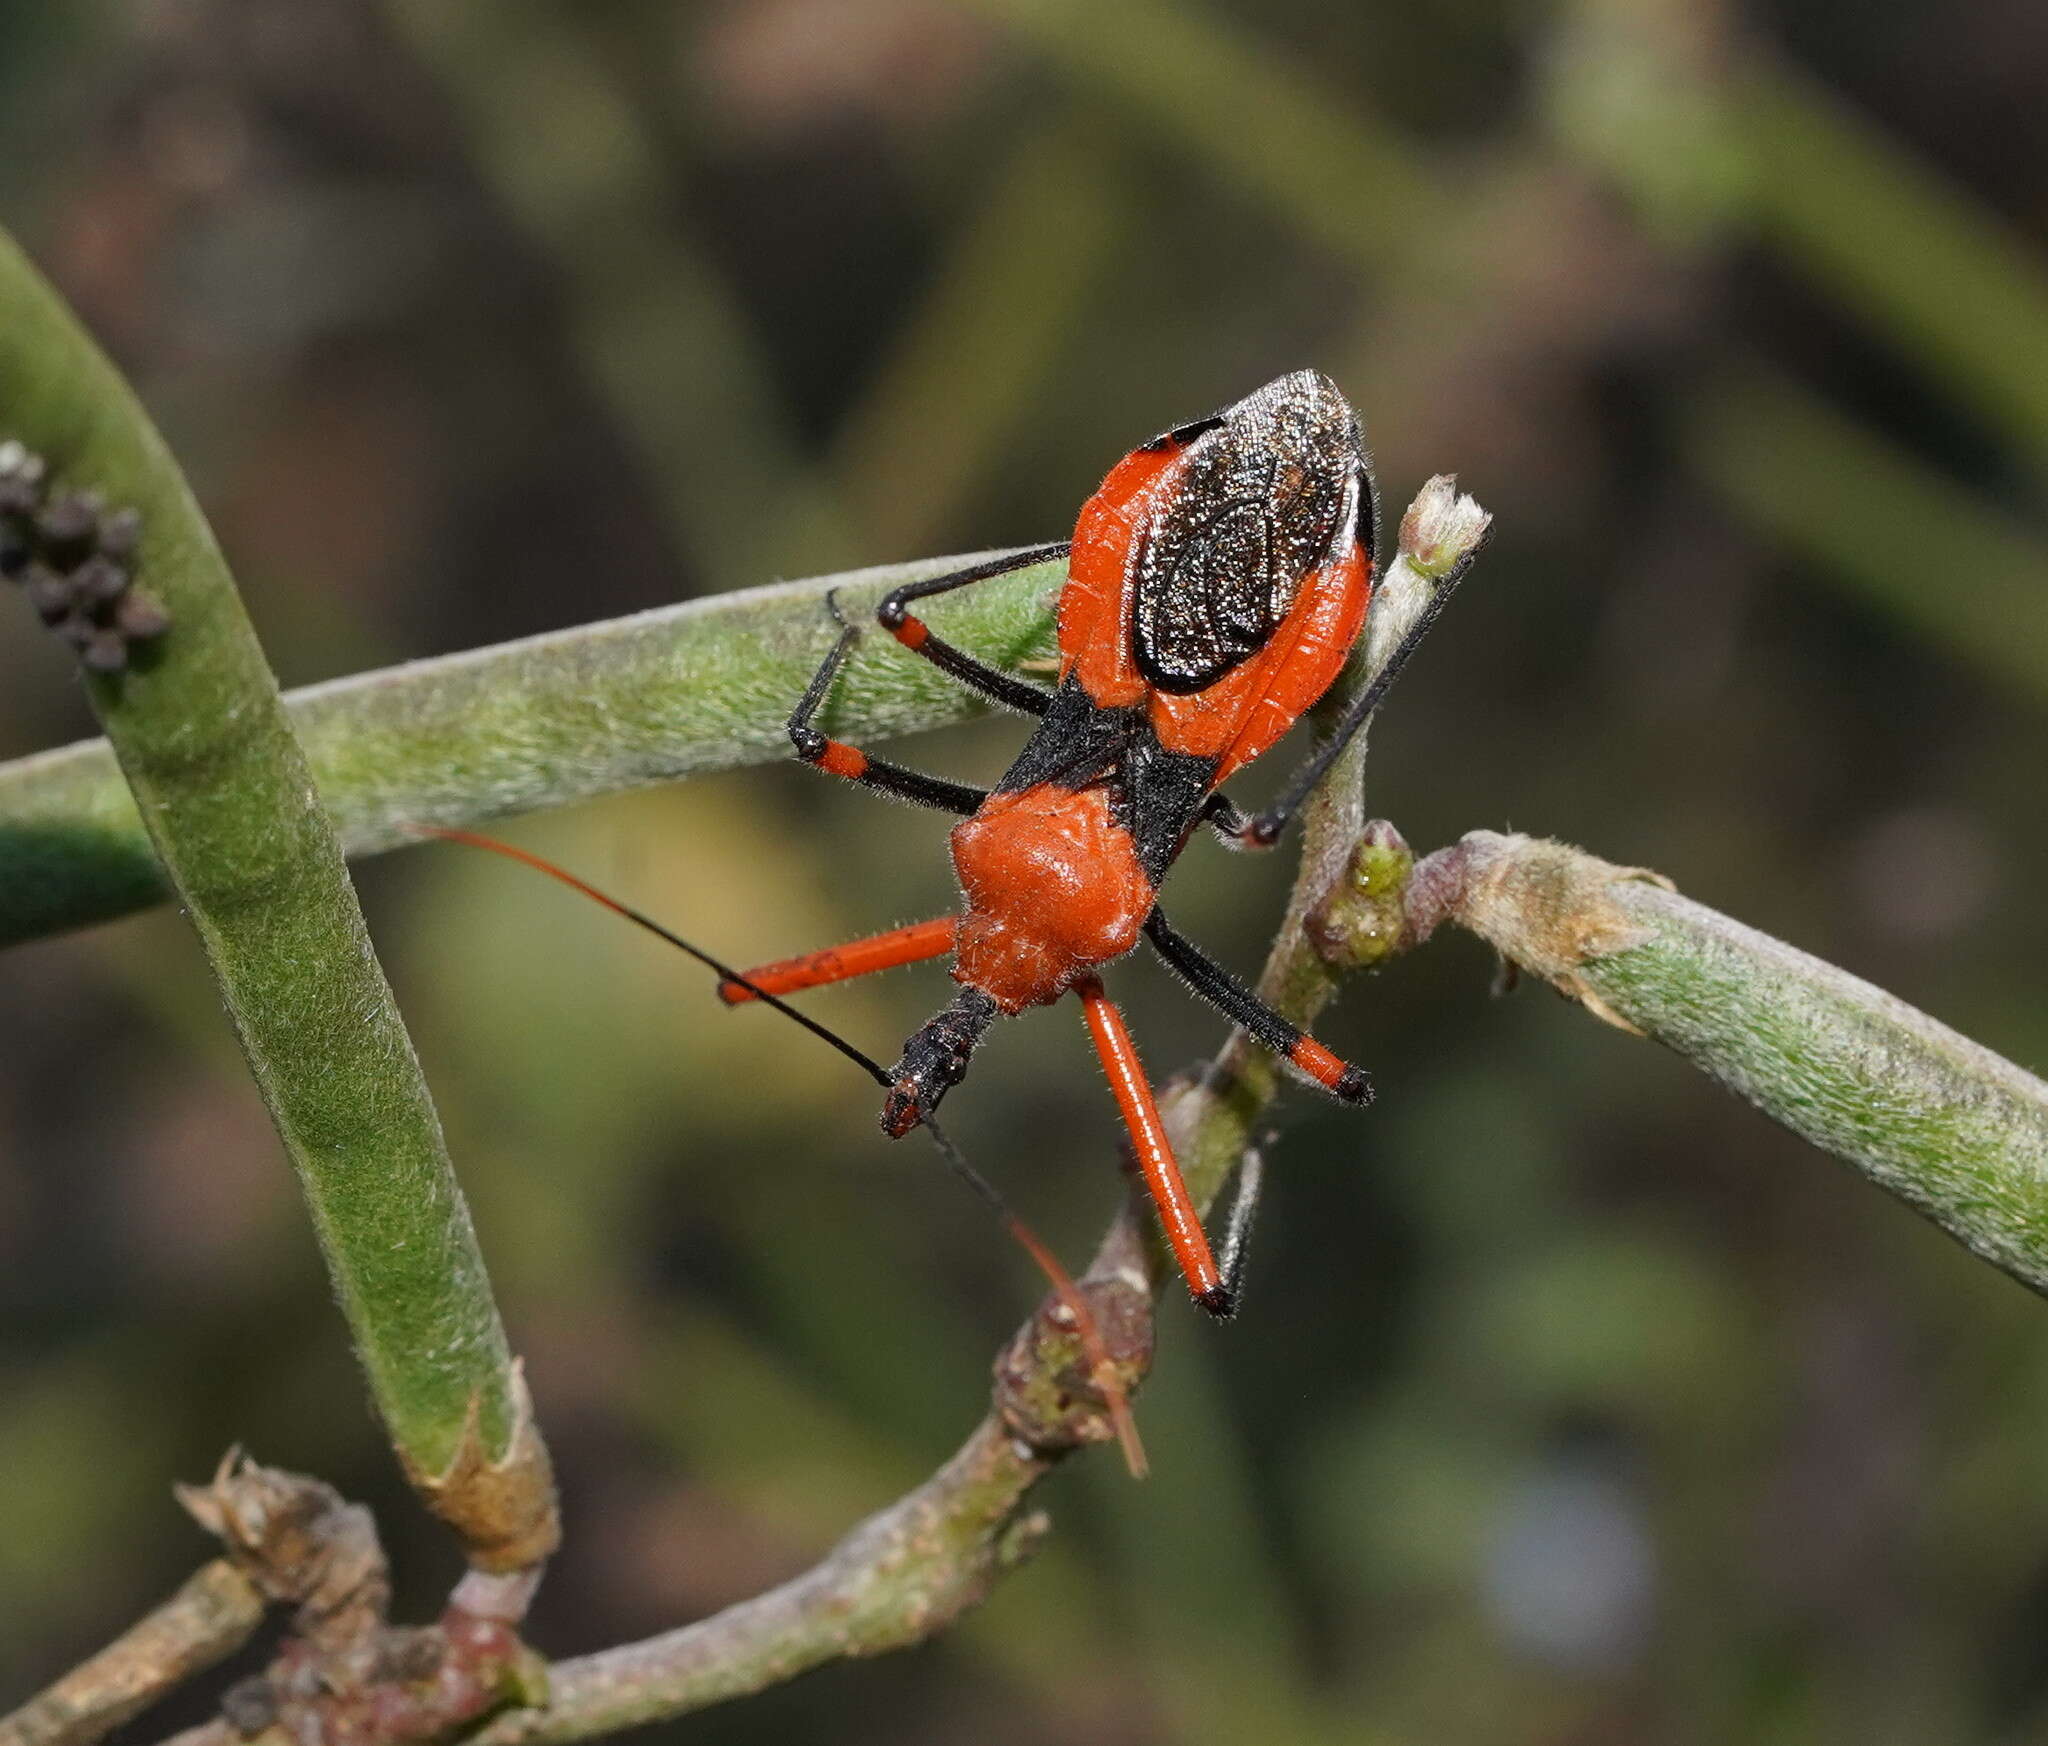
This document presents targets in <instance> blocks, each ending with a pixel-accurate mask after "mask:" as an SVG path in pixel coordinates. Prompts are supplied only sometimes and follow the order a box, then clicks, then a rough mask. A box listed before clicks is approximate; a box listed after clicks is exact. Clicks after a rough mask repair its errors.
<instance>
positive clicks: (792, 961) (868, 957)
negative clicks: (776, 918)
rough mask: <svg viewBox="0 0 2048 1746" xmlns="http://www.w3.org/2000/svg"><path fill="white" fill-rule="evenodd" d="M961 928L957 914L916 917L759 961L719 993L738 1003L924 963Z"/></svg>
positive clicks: (944, 949)
mask: <svg viewBox="0 0 2048 1746" xmlns="http://www.w3.org/2000/svg"><path fill="white" fill-rule="evenodd" d="M959 929H960V918H959V917H958V916H957V915H942V916H939V917H937V918H936V919H934V920H932V921H922V922H913V923H911V925H910V926H909V927H907V928H892V929H890V931H889V932H888V933H886V934H870V935H869V936H868V937H867V938H866V939H864V940H849V941H848V942H847V943H846V944H845V945H843V946H827V947H826V948H825V949H824V950H823V951H820V952H805V953H803V954H802V955H801V956H799V957H795V958H778V959H776V961H775V962H774V963H772V964H759V965H756V966H755V967H754V968H753V969H751V970H749V971H748V972H747V973H746V979H745V981H743V982H721V983H720V984H719V985H718V998H719V999H720V1000H722V1001H724V1002H725V1004H726V1005H727V1006H738V1005H740V1004H742V1003H743V1002H745V1001H749V1000H756V999H758V998H759V997H760V996H761V994H762V993H764V992H765V993H768V994H791V993H794V992H795V991H796V990H797V989H799V988H822V987H824V986H825V984H826V983H828V982H850V981H851V980H852V979H853V978H854V977H856V976H867V975H870V974H871V973H873V972H874V971H877V970H893V969H895V967H896V966H897V965H899V964H921V963H923V962H924V960H925V959H927V958H939V957H943V956H944V955H945V954H946V953H948V952H950V951H951V950H952V949H953V936H954V935H955V934H956V933H958V932H959Z"/></svg>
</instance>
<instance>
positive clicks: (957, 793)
mask: <svg viewBox="0 0 2048 1746" xmlns="http://www.w3.org/2000/svg"><path fill="white" fill-rule="evenodd" d="M827 600H828V604H830V606H831V608H832V616H833V617H834V618H835V619H839V623H840V626H841V628H840V632H839V637H838V640H837V641H836V642H834V643H833V645H832V647H831V648H830V649H829V650H828V651H827V652H826V655H825V658H824V660H823V661H821V662H819V664H818V670H817V672H815V673H813V674H812V675H811V682H810V684H809V685H808V686H806V687H805V689H804V694H803V696H802V697H801V698H800V699H799V700H798V702H797V706H796V708H795V709H793V710H792V711H791V712H790V716H789V743H790V744H791V745H792V746H794V747H795V748H796V755H797V756H798V757H799V758H801V759H803V761H804V762H805V763H806V764H815V765H816V766H817V767H818V768H819V769H820V770H823V771H824V772H825V773H826V774H827V775H828V776H838V777H842V778H844V779H845V780H846V781H848V782H858V783H860V784H861V785H862V786H863V787H865V788H878V789H880V790H881V791H882V792H883V793H884V794H893V795H895V796H896V797H897V798H898V799H900V800H908V801H911V802H914V803H915V804H916V805H918V806H929V807H934V808H936V809H937V810H938V811H940V812H950V813H957V814H958V815H959V816H960V817H962V818H965V817H966V816H968V815H969V814H970V813H973V812H977V811H979V810H980V807H981V803H982V802H983V801H984V800H986V799H987V798H988V792H987V790H985V789H981V788H970V787H969V786H968V785H967V784H966V783H964V782H948V781H947V780H946V779H945V778H944V777H942V776H927V775H925V774H924V773H923V772H922V771H919V770H906V769H905V768H904V767H903V766H902V765H901V764H891V763H888V762H886V761H885V760H883V759H881V758H871V757H869V756H868V755H867V753H865V752H863V751H862V750H861V749H860V747H858V746H850V745H848V744H847V743H846V742H845V741H844V740H835V739H829V738H827V737H826V736H825V735H824V734H822V733H820V732H819V731H818V730H817V729H816V728H814V727H813V726H812V725H811V718H812V717H813V716H815V715H816V714H817V713H818V711H819V710H820V709H822V708H824V706H825V699H826V698H827V697H828V696H829V695H830V694H831V691H832V681H833V680H834V679H836V678H837V677H838V676H839V669H840V668H841V667H842V666H844V665H845V664H846V657H847V656H848V655H849V654H850V653H852V650H853V645H854V644H855V643H856V642H858V641H859V640H860V632H859V630H858V629H856V628H855V627H854V626H853V625H850V624H847V623H846V621H845V620H844V619H840V618H839V603H838V602H837V601H836V600H832V599H831V598H830V597H829V596H828V597H827Z"/></svg>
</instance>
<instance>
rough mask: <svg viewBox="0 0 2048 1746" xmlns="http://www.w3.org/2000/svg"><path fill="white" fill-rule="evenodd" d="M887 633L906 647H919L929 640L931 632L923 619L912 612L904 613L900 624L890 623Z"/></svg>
mask: <svg viewBox="0 0 2048 1746" xmlns="http://www.w3.org/2000/svg"><path fill="white" fill-rule="evenodd" d="M889 634H890V635H891V636H892V637H894V638H895V639H896V640H897V641H898V642H899V643H901V644H902V645H903V646H904V647H905V648H906V649H921V648H923V647H924V646H925V644H926V643H927V642H928V641H929V640H930V638H931V634H932V633H931V631H930V630H929V629H928V628H926V625H925V622H924V620H923V619H921V618H919V617H917V616H916V615H915V614H913V613H905V614H904V615H903V622H902V623H901V624H892V625H891V626H890V627H889Z"/></svg>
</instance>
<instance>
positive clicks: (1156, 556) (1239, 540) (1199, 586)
mask: <svg viewBox="0 0 2048 1746" xmlns="http://www.w3.org/2000/svg"><path fill="white" fill-rule="evenodd" d="M1137 563H1138V578H1137V587H1136V589H1135V591H1134V598H1133V601H1132V611H1131V637H1132V642H1133V645H1134V649H1135V652H1136V654H1137V657H1138V668H1139V671H1141V672H1142V673H1143V674H1144V675H1145V677H1146V678H1147V679H1148V680H1150V681H1151V682H1152V683H1153V684H1154V685H1156V686H1158V687H1159V688H1160V689H1161V690H1162V691H1176V692H1187V691H1200V690H1201V689H1203V687H1205V686H1208V685H1212V684H1214V683H1215V682H1216V681H1217V680H1218V679H1220V678H1221V677H1222V676H1223V675H1224V674H1225V673H1228V672H1229V671H1230V669H1231V668H1233V667H1235V666H1236V665H1237V664H1238V663H1239V662H1240V661H1243V660H1245V659H1246V658H1248V657H1249V656H1251V655H1253V654H1255V653H1256V652H1257V651H1258V650H1259V649H1261V648H1263V647H1264V646H1265V644H1266V641H1267V639H1268V638H1269V637H1271V636H1272V634H1273V627H1274V626H1275V625H1277V624H1278V623H1279V622H1280V620H1281V618H1282V617H1283V616H1284V615H1285V613H1286V610H1287V604H1288V603H1287V602H1286V601H1281V600H1276V599H1275V598H1274V595H1275V590H1274V587H1273V581H1274V576H1273V550H1272V540H1271V538H1270V534H1269V530H1268V527H1267V523H1266V510H1265V505H1264V504H1263V503H1261V502H1258V501H1257V500H1255V499H1252V500H1248V499H1242V498H1241V499H1239V500H1237V501H1236V502H1232V503H1222V504H1217V505H1215V506H1213V508H1212V509H1211V510H1210V513H1209V514H1207V515H1206V516H1204V517H1203V518H1202V519H1200V520H1199V521H1198V520H1196V519H1194V518H1193V517H1191V516H1186V515H1180V516H1174V517H1171V518H1169V519H1168V520H1167V521H1166V522H1165V523H1164V524H1163V525H1162V526H1160V527H1158V528H1156V529H1154V530H1152V537H1151V538H1150V539H1148V540H1147V541H1146V542H1145V545H1144V547H1143V548H1142V549H1141V550H1140V552H1139V553H1138V556H1137Z"/></svg>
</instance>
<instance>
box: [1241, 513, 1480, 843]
mask: <svg viewBox="0 0 2048 1746" xmlns="http://www.w3.org/2000/svg"><path fill="white" fill-rule="evenodd" d="M1478 555H1479V554H1478V549H1477V548H1476V547H1475V548H1474V549H1473V550H1472V551H1469V552H1467V553H1466V554H1465V556H1464V557H1463V558H1461V559H1460V560H1459V561H1458V563H1457V565H1456V566H1455V567H1454V568H1453V569H1451V570H1450V571H1448V572H1447V573H1446V574H1445V575H1444V576H1443V577H1442V578H1441V579H1440V580H1439V581H1438V582H1437V585H1436V589H1435V591H1434V592H1433V593H1432V594H1431V595H1430V597H1429V604H1428V605H1426V606H1425V607H1423V609H1422V612H1421V614H1420V615H1419V616H1418V617H1417V618H1416V620H1415V622H1414V623H1413V624H1412V625H1410V626H1409V627H1408V634H1407V635H1406V636H1404V637H1402V639H1401V641H1400V643H1399V644H1398V645H1397V646H1396V648H1395V650H1394V652H1393V654H1392V655H1391V656H1389V657H1388V660H1387V664H1386V665H1385V666H1384V667H1382V668H1381V669H1380V670H1379V671H1378V672H1377V673H1375V674H1374V675H1373V680H1372V683H1371V684H1370V685H1368V686H1367V687H1366V688H1365V691H1364V693H1363V694H1362V695H1361V696H1360V697H1359V699H1358V701H1357V702H1355V703H1354V704H1352V706H1351V707H1350V708H1349V709H1348V710H1347V711H1345V714H1344V719H1343V720H1342V721H1340V722H1339V723H1338V724H1337V727H1336V731H1335V732H1334V733H1332V734H1331V735H1330V737H1329V738H1328V739H1327V740H1325V741H1324V742H1323V743H1322V744H1321V745H1320V746H1318V747H1317V748H1316V749H1315V750H1314V751H1313V752H1312V753H1310V754H1309V756H1308V758H1307V760H1306V761H1305V762H1304V763H1303V764H1302V766H1301V768H1300V769H1298V770H1296V771H1295V773H1294V774H1293V776H1292V777H1290V778H1289V779H1288V783H1287V786H1286V787H1285V788H1284V789H1282V790H1281V792H1280V798H1279V799H1278V800H1276V801H1274V802H1273V804H1272V805H1271V806H1269V807H1267V808H1266V810H1265V811H1264V812H1262V813H1259V814H1257V815H1255V816H1254V817H1251V818H1243V817H1242V815H1238V823H1239V828H1238V829H1237V830H1235V831H1231V832H1228V834H1230V835H1234V836H1236V837H1237V838H1238V839H1239V841H1241V842H1243V843H1245V844H1247V845H1248V846H1250V847H1252V848H1259V849H1264V848H1270V847H1271V846H1272V845H1273V844H1274V843H1277V842H1278V841H1279V840H1280V833H1281V832H1282V831H1284V830H1286V828H1287V824H1288V821H1289V820H1290V819H1291V818H1293V816H1294V813H1295V809H1296V808H1298V807H1299V806H1300V805H1301V803H1302V802H1303V801H1304V800H1306V799H1307V798H1308V795H1309V791H1310V790H1311V789H1313V788H1314V787H1315V785H1316V784H1317V783H1318V782H1320V781H1322V779H1323V778H1324V777H1325V776H1326V775H1328V774H1329V770H1330V766H1331V765H1332V764H1334V763H1336V761H1337V760H1338V759H1339V758H1340V757H1342V756H1343V755H1344V748H1345V747H1346V746H1348V745H1350V744H1351V742H1352V741H1353V740H1354V739H1355V738H1357V736H1358V731H1359V729H1361V728H1362V727H1364V726H1365V724H1366V723H1367V722H1368V721H1370V720H1371V719H1372V713H1373V711H1374V710H1376V709H1378V708H1379V706H1380V704H1381V702H1382V701H1383V700H1384V699H1385V697H1386V695H1387V693H1388V691H1390V690H1391V689H1392V688H1393V684H1394V681H1395V680H1396V679H1398V678H1400V676H1401V669H1402V668H1403V667H1405V666H1407V664H1408V657H1409V656H1410V655H1412V654H1414V653H1415V651H1416V649H1417V648H1419V647H1420V646H1421V643H1422V639H1423V638H1424V637H1425V636H1427V635H1428V634H1429V627H1430V626H1431V625H1433V624H1435V623H1436V620H1437V614H1438V613H1440V612H1442V611H1443V609H1444V607H1445V605H1446V604H1447V603H1448V602H1449V600H1450V598H1451V594H1452V591H1453V590H1454V589H1456V587H1457V586H1458V584H1459V582H1461V581H1462V580H1463V579H1464V576H1465V572H1466V571H1467V570H1469V569H1470V568H1471V567H1472V560H1473V559H1474V558H1476V557H1477V556H1478ZM1226 804H1227V803H1226ZM1233 811H1234V809H1233ZM1205 816H1206V815H1205ZM1211 822H1212V823H1214V824H1215V825H1216V828H1217V829H1218V830H1224V829H1225V828H1226V827H1225V825H1224V824H1223V822H1222V821H1221V820H1220V819H1215V820H1211Z"/></svg>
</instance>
